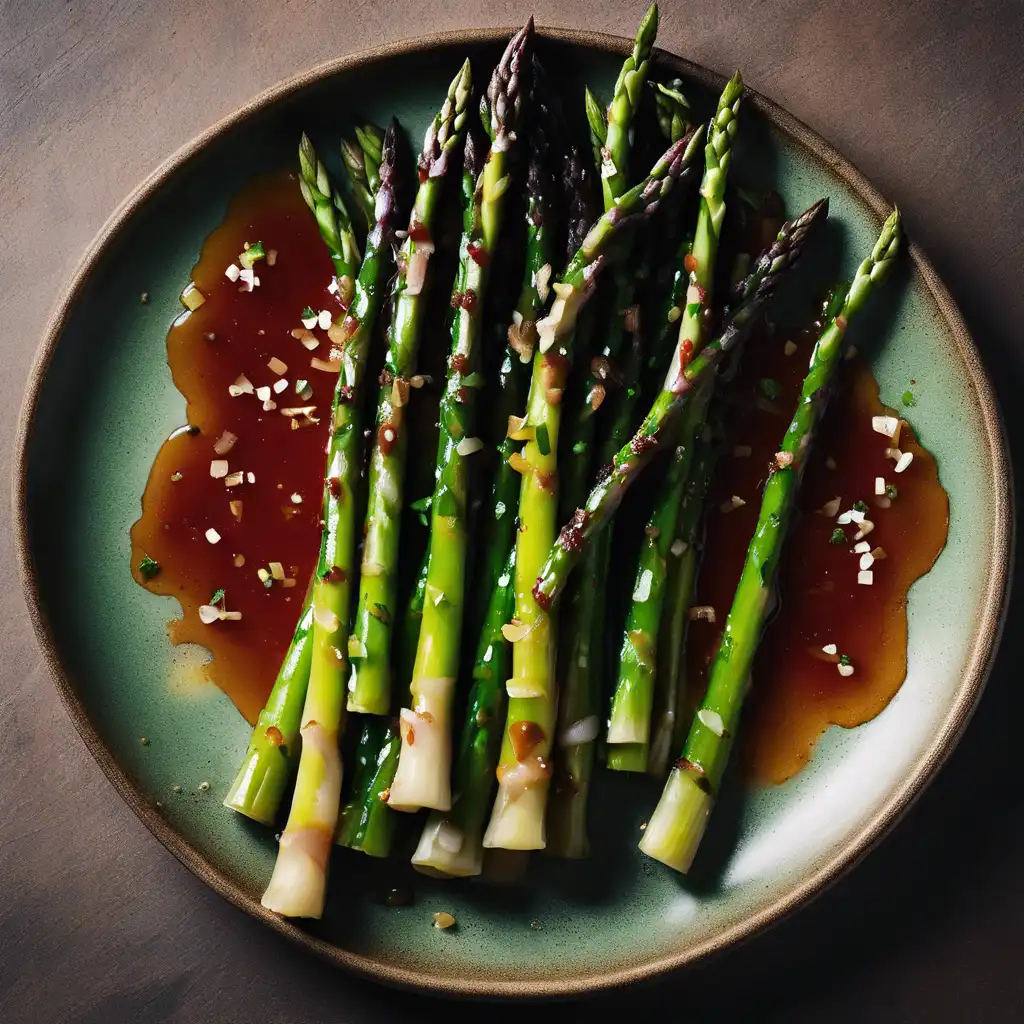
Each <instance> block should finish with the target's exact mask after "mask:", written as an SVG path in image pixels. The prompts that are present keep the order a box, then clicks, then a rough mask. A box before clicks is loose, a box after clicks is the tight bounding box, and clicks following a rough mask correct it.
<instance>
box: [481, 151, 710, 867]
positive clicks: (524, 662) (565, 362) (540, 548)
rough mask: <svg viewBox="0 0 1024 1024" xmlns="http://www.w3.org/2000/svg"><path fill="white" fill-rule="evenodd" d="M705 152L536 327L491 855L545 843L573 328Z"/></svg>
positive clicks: (566, 279) (671, 180) (616, 218)
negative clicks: (601, 278) (552, 578)
mask: <svg viewBox="0 0 1024 1024" xmlns="http://www.w3.org/2000/svg"><path fill="white" fill-rule="evenodd" d="M698 148H699V133H697V132H694V133H693V134H692V135H691V136H689V137H688V138H684V139H681V140H680V141H679V142H677V143H676V144H675V145H673V146H671V147H670V148H669V150H668V151H667V152H666V153H665V155H664V156H663V157H662V158H661V159H660V160H659V161H658V162H657V164H655V166H654V168H653V169H652V171H651V173H650V175H649V176H648V177H647V178H646V179H645V180H644V181H643V182H641V183H640V184H639V185H637V186H636V187H635V188H633V189H630V190H629V191H628V192H627V193H626V194H625V195H623V196H622V197H620V199H619V201H618V202H617V203H616V205H615V206H614V207H613V208H612V209H611V210H610V211H608V212H607V213H605V214H604V215H603V216H602V217H601V218H600V219H599V220H598V221H597V223H596V224H595V225H594V226H593V227H592V228H591V229H590V231H589V232H588V233H587V236H586V238H585V239H584V240H583V244H582V245H581V246H580V249H579V251H578V252H577V253H576V255H575V256H574V257H573V259H572V260H571V261H570V263H569V266H568V267H567V268H566V270H565V272H564V273H563V274H562V275H561V280H560V281H558V282H557V283H556V284H555V285H554V288H553V290H554V292H555V296H556V297H555V300H554V302H553V304H552V306H551V310H550V312H549V313H548V315H547V316H546V317H545V318H544V319H543V320H541V321H540V322H539V323H538V324H537V333H538V339H539V343H538V351H537V354H536V355H535V357H534V361H533V377H532V380H531V384H530V395H529V398H528V401H527V410H526V417H525V422H524V423H523V424H522V429H523V430H524V431H525V432H526V434H527V435H528V436H527V443H526V446H525V448H524V450H523V454H522V456H520V457H519V461H518V468H519V469H520V471H521V472H522V475H523V480H522V490H521V492H520V499H519V519H520V530H519V535H518V537H517V540H516V578H515V589H516V602H515V605H516V606H515V613H516V614H515V619H514V620H513V621H512V622H511V623H509V624H508V625H507V626H506V627H505V630H504V633H505V637H506V639H508V640H510V641H511V642H512V644H513V648H512V677H511V679H510V680H509V682H508V695H509V710H508V716H507V728H506V730H505V736H504V739H503V742H502V753H501V763H500V765H499V767H498V796H497V799H496V801H495V805H494V809H493V811H492V815H491V820H490V824H489V825H488V828H487V833H486V835H485V837H484V846H489V847H498V848H501V849H523V850H532V849H542V848H543V847H544V842H545V838H544V811H545V805H546V802H547V790H548V783H549V780H550V766H549V763H548V761H549V758H550V752H551V743H552V739H553V736H552V734H553V731H554V726H555V710H556V705H557V693H556V687H555V680H554V677H553V676H554V667H555V666H554V652H555V648H554V644H555V638H554V635H553V625H554V623H553V618H552V615H551V609H550V606H548V607H542V606H541V605H540V604H539V603H538V602H537V601H536V600H535V599H534V598H533V595H532V594H531V589H530V588H531V586H532V584H533V581H534V579H535V578H536V573H537V568H538V567H539V565H540V563H541V559H543V557H544V555H545V553H546V550H547V548H548V547H549V546H550V544H551V543H552V542H553V541H554V537H555V516H556V513H557V501H558V487H557V469H558V467H557V454H556V453H557V451H558V430H559V423H560V415H559V414H560V402H561V398H562V394H563V393H564V390H565V382H566V377H567V375H568V372H569V369H570V366H571V363H572V354H573V353H572V337H573V332H574V328H575V325H576V321H577V318H578V316H579V312H580V309H581V308H582V307H583V305H584V304H585V303H586V301H587V299H589V298H590V295H591V294H592V292H593V290H594V287H595V285H596V281H597V275H598V274H599V273H600V270H601V268H602V267H603V266H604V265H605V264H606V263H607V262H608V261H609V260H614V259H616V258H619V259H621V258H622V256H623V253H622V251H621V249H619V251H618V252H617V251H616V249H618V246H617V245H616V242H617V241H619V240H620V239H621V237H622V235H623V233H626V234H627V235H629V234H631V233H632V231H633V229H634V227H635V225H636V224H637V223H640V222H642V221H643V220H645V219H646V218H647V217H650V216H651V215H652V214H653V212H654V210H655V209H656V208H657V207H658V205H659V204H660V202H661V199H662V198H663V197H664V196H665V195H666V194H667V193H668V192H669V190H670V189H671V188H672V187H673V185H674V184H675V183H676V182H677V181H678V180H679V179H680V178H683V177H687V176H688V175H689V174H690V172H691V171H692V168H693V160H694V157H695V155H696V153H697V151H698Z"/></svg>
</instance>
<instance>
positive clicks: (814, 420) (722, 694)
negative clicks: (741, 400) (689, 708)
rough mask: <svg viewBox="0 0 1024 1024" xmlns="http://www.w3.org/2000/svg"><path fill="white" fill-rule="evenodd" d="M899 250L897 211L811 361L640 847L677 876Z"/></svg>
mask: <svg viewBox="0 0 1024 1024" xmlns="http://www.w3.org/2000/svg"><path fill="white" fill-rule="evenodd" d="M899 247H900V218H899V213H898V211H893V213H892V214H891V215H890V216H889V218H888V219H887V220H886V222H885V224H884V226H883V227H882V231H881V234H880V236H879V238H878V241H877V242H876V243H875V246H874V248H873V250H872V252H871V254H870V255H869V256H868V257H867V259H865V260H864V262H863V263H861V265H860V266H859V267H858V268H857V272H856V274H855V276H854V279H853V282H852V284H851V285H850V287H849V290H848V291H846V292H845V295H844V294H843V293H842V292H841V291H840V292H838V296H839V297H840V298H839V301H837V302H836V303H835V304H834V305H833V308H831V309H829V310H828V319H827V325H826V326H825V328H824V330H823V331H822V333H821V335H820V337H819V338H818V341H817V343H816V344H815V347H814V352H813V353H812V355H811V364H810V369H809V371H808V373H807V376H806V377H805V378H804V383H803V386H802V388H801V394H800V399H799V401H798V404H797V408H796V411H795V413H794V415H793V419H792V421H791V422H790V424H789V427H788V429H787V430H786V433H785V436H784V439H783V442H782V447H781V449H780V451H779V453H778V454H777V455H776V456H775V460H774V465H773V467H772V470H771V473H770V475H769V478H768V481H767V483H766V484H765V488H764V494H763V497H762V500H761V510H760V513H759V515H758V521H757V528H756V529H755V531H754V536H753V539H752V540H751V542H750V546H749V548H748V549H747V557H746V560H745V562H744V565H743V570H742V573H741V575H740V581H739V584H738V586H737V588H736V594H735V596H734V597H733V602H732V607H731V608H730V610H729V615H728V618H727V619H726V623H725V630H724V634H723V637H722V643H721V646H720V647H719V650H718V653H717V654H716V656H715V659H714V661H713V662H712V664H711V669H710V673H709V676H708V688H707V693H706V694H705V696H704V700H703V701H702V703H701V706H700V709H699V710H698V711H697V714H696V716H695V718H694V720H693V724H692V725H691V727H690V734H689V736H688V737H687V741H686V746H685V747H684V749H683V754H682V757H681V758H680V759H679V761H677V762H676V765H675V767H674V768H673V770H672V773H671V774H670V776H669V779H668V782H667V783H666V785H665V791H664V793H663V794H662V797H661V800H660V801H659V803H658V806H657V808H656V809H655V812H654V814H653V816H652V817H651V820H650V822H649V823H648V826H647V830H646V831H645V833H644V837H643V839H642V841H641V843H640V849H641V850H642V851H643V852H644V853H646V854H647V855H648V856H649V857H653V858H654V859H655V860H660V861H661V862H662V863H664V864H667V865H668V866H669V867H672V868H675V869H676V870H677V871H683V872H685V871H687V870H689V867H690V865H691V863H692V862H693V858H694V856H695V854H696V852H697V848H698V847H699V845H700V841H701V838H702V837H703V835H704V831H705V828H706V827H707V821H708V817H709V815H710V813H711V809H712V807H713V805H714V802H715V798H716V796H717V795H718V791H719V787H720V786H721V782H722V776H723V774H724V772H725V766H726V763H727V761H728V757H729V751H730V748H731V746H732V739H733V737H734V736H735V734H736V730H737V727H738V725H739V715H740V709H741V707H742V704H743V697H744V695H745V693H746V691H747V688H748V682H749V677H750V670H751V666H752V664H753V660H754V654H755V653H756V651H757V647H758V644H759V642H760V639H761V633H762V630H763V628H764V623H765V619H766V611H767V605H768V598H769V595H770V593H771V590H772V587H773V585H774V581H775V576H776V571H777V568H778V563H779V556H780V554H781V551H782V547H783V544H784V542H785V537H786V531H787V529H788V527H789V521H790V518H791V516H792V511H793V504H794V500H795V497H796V493H797V491H798V489H799V486H800V481H801V477H802V475H803V470H804V467H805V466H806V461H807V455H808V452H809V450H810V442H811V440H812V438H813V434H814V431H815V429H816V427H817V425H818V423H819V421H820V418H821V415H822V411H823V409H824V406H825V402H826V399H827V397H828V391H829V384H830V382H831V378H832V375H833V373H834V371H835V368H836V365H837V364H838V362H839V360H840V357H841V354H842V349H843V341H844V339H845V337H846V331H847V327H848V325H849V321H850V318H851V317H853V316H854V315H855V314H856V313H857V312H858V311H859V310H860V309H861V308H863V306H864V304H865V302H866V300H867V298H868V296H869V295H870V294H871V293H872V291H874V289H875V288H876V287H877V286H878V285H879V284H880V283H881V282H882V281H883V280H884V279H885V278H886V276H888V274H889V271H890V270H891V268H892V265H893V263H894V262H895V259H896V256H897V253H898V251H899Z"/></svg>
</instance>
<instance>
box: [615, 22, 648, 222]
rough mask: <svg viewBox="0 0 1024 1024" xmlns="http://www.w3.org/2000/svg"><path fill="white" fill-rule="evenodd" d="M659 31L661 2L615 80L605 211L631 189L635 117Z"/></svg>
mask: <svg viewBox="0 0 1024 1024" xmlns="http://www.w3.org/2000/svg"><path fill="white" fill-rule="evenodd" d="M657 34H658V5H657V4H651V6H650V7H649V8H648V9H647V13H646V14H645V15H644V16H643V19H642V20H641V22H640V27H639V28H638V29H637V32H636V39H635V41H634V43H633V52H632V53H631V54H630V55H629V57H627V58H626V61H625V63H623V65H622V69H621V70H620V71H619V77H618V79H617V80H616V82H615V91H614V94H613V98H612V102H611V104H610V105H609V107H608V116H607V121H608V130H607V134H606V135H605V141H604V147H603V148H602V150H601V190H602V193H603V196H604V208H605V211H608V210H610V209H611V208H612V207H613V206H614V205H615V202H616V200H617V199H618V198H619V196H621V195H622V193H623V192H625V191H626V189H627V188H629V155H630V150H631V149H632V138H631V135H632V127H633V119H634V118H635V117H636V112H637V110H638V109H639V106H640V100H641V98H642V96H643V91H644V82H645V80H646V78H647V64H648V60H649V58H650V56H651V50H653V49H654V39H655V36H657Z"/></svg>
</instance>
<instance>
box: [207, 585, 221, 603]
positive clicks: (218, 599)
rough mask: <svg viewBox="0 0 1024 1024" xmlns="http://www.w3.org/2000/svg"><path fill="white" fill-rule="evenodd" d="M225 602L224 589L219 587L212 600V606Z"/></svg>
mask: <svg viewBox="0 0 1024 1024" xmlns="http://www.w3.org/2000/svg"><path fill="white" fill-rule="evenodd" d="M223 600H224V588H223V587H218V588H217V589H216V590H215V591H214V592H213V597H211V598H210V604H220V603H221V601H223Z"/></svg>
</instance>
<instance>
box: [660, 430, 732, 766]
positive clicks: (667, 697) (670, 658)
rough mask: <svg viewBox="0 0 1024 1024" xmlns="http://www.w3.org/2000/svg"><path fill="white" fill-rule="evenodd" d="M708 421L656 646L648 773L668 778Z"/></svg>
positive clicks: (709, 450)
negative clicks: (666, 774)
mask: <svg viewBox="0 0 1024 1024" xmlns="http://www.w3.org/2000/svg"><path fill="white" fill-rule="evenodd" d="M710 433H711V431H710V429H709V425H707V424H706V425H705V428H704V433H703V434H702V435H700V436H699V437H698V440H697V443H696V446H695V448H694V451H693V455H692V462H691V464H690V472H689V474H688V476H687V479H686V486H685V487H684V489H683V496H682V500H681V501H680V503H679V516H678V520H677V523H676V531H675V537H674V539H673V540H672V545H671V547H670V548H669V558H670V561H669V571H668V580H667V583H666V584H665V600H664V604H663V607H662V610H661V625H660V632H659V634H658V649H657V652H656V675H655V682H656V684H657V685H656V688H655V692H654V708H653V713H652V724H651V742H650V749H649V751H648V755H647V773H648V774H649V775H654V776H656V777H657V778H664V776H665V773H666V772H667V771H668V761H669V756H670V755H671V752H672V750H673V749H674V748H675V747H676V746H681V745H682V738H679V740H678V743H677V742H676V741H677V736H676V734H677V732H678V729H677V723H678V721H679V719H680V712H681V709H682V703H683V700H684V699H685V696H686V692H685V691H686V633H687V629H688V627H689V624H690V618H689V615H688V614H687V612H688V611H689V608H690V601H691V598H692V595H693V590H694V586H695V584H696V577H697V567H698V563H699V559H700V545H701V525H702V522H703V511H704V499H705V497H706V495H707V490H708V485H709V484H710V482H711V474H712V471H713V470H714V464H715V460H716V457H717V446H716V444H715V442H714V440H713V438H712V437H711V436H709V434H710Z"/></svg>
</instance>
